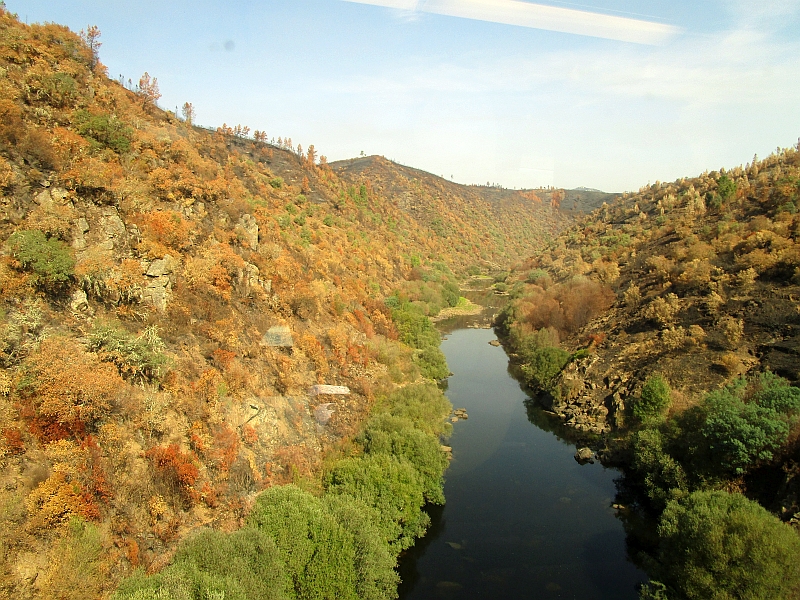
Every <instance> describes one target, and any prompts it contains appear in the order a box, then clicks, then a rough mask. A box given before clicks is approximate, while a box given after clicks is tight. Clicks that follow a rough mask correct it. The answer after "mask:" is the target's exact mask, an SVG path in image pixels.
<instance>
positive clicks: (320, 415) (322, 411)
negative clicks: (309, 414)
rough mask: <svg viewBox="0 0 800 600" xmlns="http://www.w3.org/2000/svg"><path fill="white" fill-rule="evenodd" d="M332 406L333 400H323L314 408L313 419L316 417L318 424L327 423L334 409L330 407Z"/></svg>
mask: <svg viewBox="0 0 800 600" xmlns="http://www.w3.org/2000/svg"><path fill="white" fill-rule="evenodd" d="M332 406H335V404H334V403H333V402H325V403H324V404H320V405H319V406H318V407H317V408H315V409H314V419H316V421H317V423H319V424H320V425H327V424H328V421H330V420H331V416H333V411H334V409H333V408H331V407H332Z"/></svg>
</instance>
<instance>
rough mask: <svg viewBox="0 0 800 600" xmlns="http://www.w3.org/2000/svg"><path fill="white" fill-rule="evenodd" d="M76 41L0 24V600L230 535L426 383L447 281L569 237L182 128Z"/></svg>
mask: <svg viewBox="0 0 800 600" xmlns="http://www.w3.org/2000/svg"><path fill="white" fill-rule="evenodd" d="M91 42H92V38H91V34H90V35H85V36H84V38H83V39H81V38H80V37H79V36H77V35H75V34H74V33H72V32H70V31H69V30H67V29H66V28H64V27H61V26H59V25H55V24H46V25H30V26H28V25H24V24H22V23H20V22H19V20H18V19H17V18H16V17H15V16H13V15H11V14H9V13H8V12H7V11H5V10H4V9H3V8H1V7H0V190H1V191H2V195H0V249H1V251H0V432H2V436H1V437H0V460H1V461H2V463H0V464H2V471H1V475H0V483H1V485H0V505H2V507H3V510H2V513H0V546H1V547H2V549H3V562H2V567H1V570H0V590H2V591H0V595H2V596H3V597H15V598H29V597H34V596H42V595H44V596H48V595H50V596H54V597H55V596H59V597H61V595H62V594H63V593H64V589H65V585H67V584H64V583H63V581H65V580H64V579H62V578H64V577H66V576H67V575H70V576H72V577H73V579H72V580H70V581H73V582H74V576H75V570H76V567H75V565H80V564H82V563H81V561H89V562H91V564H90V565H88V563H87V565H88V566H86V565H84V566H85V569H90V570H91V573H93V575H88V574H87V573H88V571H82V572H81V574H82V576H83V577H84V579H83V582H82V586H78V587H74V586H73V588H72V591H73V592H76V591H81V592H82V593H84V596H81V597H96V596H98V595H100V594H102V593H104V592H108V591H109V590H111V589H113V587H114V586H115V584H116V582H118V581H119V580H120V578H121V577H122V576H123V575H125V574H126V573H128V572H130V571H131V570H132V569H133V568H134V567H137V566H142V567H144V568H146V569H148V570H151V571H152V570H157V569H159V568H160V567H161V566H163V565H164V564H165V562H166V561H167V560H168V558H169V555H170V552H171V551H172V550H173V549H174V548H175V546H176V544H177V542H178V540H180V539H182V538H184V537H185V536H186V535H187V534H188V533H189V532H191V531H192V530H194V529H196V528H197V527H199V526H201V525H209V526H213V527H215V528H221V529H228V530H230V529H235V528H237V527H238V526H239V525H241V523H242V519H243V518H244V515H245V514H247V512H248V510H249V508H250V506H251V504H252V501H253V498H254V497H255V494H256V493H257V492H259V491H260V490H262V489H264V488H266V487H268V486H270V485H272V484H274V483H285V482H289V481H293V480H301V479H302V477H303V476H304V475H307V474H309V473H312V472H316V471H318V470H319V467H320V465H321V464H322V462H323V460H325V457H326V456H327V455H328V454H326V453H330V452H332V451H338V450H336V449H337V448H342V447H343V448H345V451H343V452H345V453H346V449H347V448H349V446H348V440H349V439H350V438H351V437H352V436H353V434H354V433H355V432H356V431H357V430H358V429H359V427H360V426H361V424H362V422H363V420H364V418H365V417H366V415H367V414H368V413H369V412H370V410H371V408H372V406H373V404H374V403H375V402H376V401H377V400H380V399H381V398H384V397H385V396H386V395H387V394H388V393H389V392H390V391H391V390H393V389H395V388H396V387H398V386H404V385H407V384H409V383H412V382H420V381H423V379H424V378H425V376H426V375H427V376H428V377H432V376H435V377H441V376H442V375H441V371H442V370H443V369H445V368H446V367H445V365H444V364H443V362H442V360H441V358H440V356H441V355H440V354H438V350H437V349H436V348H435V344H436V343H437V340H438V336H436V335H435V332H432V329H431V328H430V326H429V324H428V321H427V319H426V318H424V314H423V313H426V312H435V311H436V310H438V308H440V307H441V306H442V305H450V306H453V305H455V304H457V303H458V301H459V297H458V293H457V291H458V290H457V286H455V283H454V276H453V273H452V271H451V267H452V268H454V269H456V268H460V267H465V266H470V265H474V264H475V263H480V262H481V261H496V262H500V263H502V262H505V261H507V260H508V259H509V258H511V257H515V256H520V255H522V253H523V252H530V251H531V250H532V249H533V248H535V247H536V244H537V243H538V242H539V236H540V235H543V234H544V233H545V232H551V231H554V230H555V229H557V227H558V226H560V224H561V223H563V222H564V219H563V218H562V217H560V216H559V215H558V214H556V213H552V212H551V211H550V209H549V208H547V209H544V208H541V207H535V206H534V207H531V206H526V205H525V204H524V203H522V202H519V201H518V200H512V201H507V200H505V199H504V200H503V201H502V202H500V203H499V208H497V209H496V210H494V209H493V210H489V209H488V208H487V207H486V206H484V205H481V206H480V207H477V208H475V207H471V206H470V202H469V201H468V199H463V198H462V197H461V196H459V195H458V194H457V193H456V192H455V191H451V192H448V196H447V202H444V201H442V202H440V200H439V199H437V196H436V194H434V193H432V192H431V193H428V192H426V193H422V194H421V195H420V196H418V197H417V200H415V204H414V207H416V208H412V206H410V205H405V204H401V203H398V202H396V201H395V199H394V196H393V195H391V194H390V193H389V192H388V191H384V188H383V183H382V182H381V181H378V179H379V178H378V177H377V174H376V175H372V174H370V173H353V172H347V173H344V172H342V169H339V168H337V169H333V168H331V167H330V166H329V165H326V163H325V161H324V159H321V158H320V159H319V160H318V159H317V156H316V153H315V152H314V149H313V147H311V148H309V149H308V151H307V152H305V153H301V152H300V151H299V149H298V150H297V151H295V150H294V149H289V148H286V147H283V146H277V145H271V144H267V143H266V142H265V137H264V136H263V134H261V133H260V132H255V134H256V135H255V136H254V137H255V138H256V139H249V137H248V131H247V129H246V128H242V127H238V126H237V127H236V128H230V127H227V126H223V127H221V128H219V129H217V130H216V131H214V132H209V131H205V130H202V129H199V128H197V127H193V126H192V124H191V122H186V121H182V120H179V119H177V118H176V117H175V115H173V114H171V113H168V112H164V111H162V110H160V109H159V108H158V107H157V105H156V101H157V99H158V87H157V82H156V81H155V80H154V79H152V78H150V77H149V76H148V75H147V74H145V76H144V77H143V78H142V80H141V81H140V82H139V85H138V86H137V87H136V88H135V89H133V90H131V89H126V88H125V87H124V86H122V85H121V84H120V83H118V82H116V81H112V80H109V79H108V78H107V77H106V74H105V69H104V67H103V65H102V64H101V63H99V62H98V57H97V55H96V52H94V50H93V48H92V43H91ZM94 48H95V49H96V46H95V47H94ZM189 114H191V113H189ZM375 162H376V164H383V167H384V168H385V169H386V170H387V172H392V169H393V167H391V166H388V165H386V164H385V163H380V162H378V161H375ZM397 172H399V171H397ZM392 177H395V176H394V175H393V176H392ZM394 193H395V192H392V194H394ZM415 193H417V192H416V191H415V192H413V193H412V195H413V194H415ZM459 193H461V192H459ZM415 211H422V212H423V213H424V214H425V215H428V216H429V217H430V219H428V218H425V219H421V218H419V217H418V214H417V212H415ZM437 219H438V220H437ZM512 221H513V226H514V227H515V231H518V232H520V236H521V235H522V232H523V230H524V231H526V232H527V234H526V237H525V239H522V237H520V236H518V238H519V239H516V240H515V241H514V242H513V243H506V241H505V238H504V236H503V235H502V232H503V230H504V228H506V227H511V226H512ZM409 278H410V279H411V280H413V281H411V282H410V283H408V279H409ZM454 286H455V289H454ZM397 290H400V291H398V292H397V293H396V294H395V295H392V294H393V293H394V292H395V291H397ZM387 297H390V298H389V299H388V300H387ZM420 315H422V316H420ZM420 319H422V320H420ZM426 325H427V328H426ZM398 338H399V339H398ZM401 342H406V343H408V344H411V345H412V346H414V348H412V347H409V346H408V345H406V344H403V343H401ZM445 374H446V371H445ZM320 384H326V385H336V386H343V387H346V388H347V389H348V390H349V392H350V393H349V394H343V395H339V394H331V392H338V391H342V390H341V389H332V388H318V387H316V386H318V385H320ZM440 408H441V407H440ZM431 414H433V413H431ZM432 431H436V430H435V428H434V429H432ZM415 435H416V434H415ZM431 435H432V434H431ZM426 443H427V442H426ZM434 450H435V451H436V452H438V450H436V448H434ZM439 458H441V457H439ZM376 460H378V459H376ZM437 460H438V459H437ZM422 498H423V496H422V495H420V496H419V501H420V502H422ZM418 508H419V507H417V510H418ZM76 519H77V521H76ZM81 520H83V521H89V522H94V523H96V524H97V527H96V528H94V529H91V536H95V537H93V538H92V539H91V540H89V539H87V538H85V536H86V535H89V534H88V533H86V531H89V530H84V529H81V527H80V525H79V524H78V525H75V523H80V522H81ZM418 525H419V527H421V529H420V528H419V527H418V528H417V530H415V532H416V533H415V535H417V534H418V533H419V531H422V530H424V526H423V525H421V524H420V523H418ZM71 528H72V529H71ZM70 532H71V533H70ZM82 536H83V537H82ZM84 543H85V544H84ZM86 544H89V545H91V547H93V548H94V547H102V548H103V552H102V555H101V557H100V558H98V555H97V554H96V553H95V554H92V555H91V557H90V558H87V557H89V555H88V554H81V552H88V550H86V548H88V547H89V546H86ZM92 561H94V562H92ZM389 567H390V568H389V570H390V571H391V564H390V565H389ZM82 568H83V567H82ZM70 593H72V592H70ZM74 597H77V596H74Z"/></svg>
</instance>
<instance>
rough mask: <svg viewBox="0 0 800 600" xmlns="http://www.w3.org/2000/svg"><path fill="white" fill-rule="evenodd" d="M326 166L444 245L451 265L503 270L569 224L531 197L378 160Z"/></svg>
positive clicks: (562, 217) (558, 213) (554, 210)
mask: <svg viewBox="0 0 800 600" xmlns="http://www.w3.org/2000/svg"><path fill="white" fill-rule="evenodd" d="M331 167H332V169H333V170H334V172H335V173H336V174H337V175H339V177H341V178H342V179H345V180H347V181H355V182H358V181H369V182H370V184H371V187H372V189H373V190H375V192H376V193H377V194H378V195H379V196H380V197H382V198H385V199H386V200H387V201H388V202H389V203H391V204H392V205H393V206H396V207H397V208H399V209H400V210H402V211H403V212H404V213H405V214H407V215H408V217H409V219H411V220H412V221H413V222H414V223H415V224H416V225H417V226H418V227H422V228H424V229H427V230H431V231H432V232H433V233H434V235H435V236H436V237H437V238H438V239H440V240H443V241H445V242H446V244H447V246H448V247H449V248H451V249H452V251H453V260H454V261H455V262H456V264H461V265H465V266H471V265H473V264H481V263H486V262H489V263H492V264H494V265H502V266H505V265H507V264H508V263H509V261H515V260H520V259H522V258H524V257H526V256H529V255H530V254H532V253H533V252H535V251H537V250H539V249H540V248H542V247H543V246H542V241H543V240H546V239H550V238H551V237H552V236H553V235H554V234H556V233H557V232H558V231H559V230H560V229H562V228H563V227H564V226H565V225H566V224H567V223H568V222H569V218H568V217H566V216H565V215H564V214H563V213H562V212H561V211H559V210H557V208H556V207H553V206H551V204H550V203H549V202H547V203H542V201H541V199H540V198H539V197H538V196H537V195H535V194H531V193H524V192H518V191H514V190H507V189H502V188H494V187H484V186H466V185H460V184H457V183H453V182H451V181H447V180H446V179H443V178H441V177H438V176H436V175H431V174H430V173H426V172H425V171H420V170H419V169H413V168H411V167H406V166H403V165H399V164H397V163H394V162H391V161H389V160H386V159H385V158H383V157H379V156H368V157H365V158H354V159H350V160H343V161H337V162H334V163H331Z"/></svg>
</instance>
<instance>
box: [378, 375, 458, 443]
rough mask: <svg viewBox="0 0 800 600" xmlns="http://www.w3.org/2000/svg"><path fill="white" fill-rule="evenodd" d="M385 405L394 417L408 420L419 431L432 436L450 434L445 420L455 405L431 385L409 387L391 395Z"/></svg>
mask: <svg viewBox="0 0 800 600" xmlns="http://www.w3.org/2000/svg"><path fill="white" fill-rule="evenodd" d="M385 403H386V404H387V405H388V412H389V414H391V415H392V416H395V417H401V418H404V419H408V420H409V421H411V423H412V424H413V425H414V427H416V428H417V429H419V430H421V431H424V432H425V433H429V434H432V435H441V434H448V433H449V432H450V426H449V424H447V423H445V422H444V418H445V417H446V416H447V415H448V414H450V411H451V410H452V409H453V405H452V404H450V401H449V400H448V399H447V397H446V396H445V395H444V394H442V392H441V391H440V390H439V388H438V387H436V386H435V385H433V384H431V383H423V384H417V385H408V386H405V387H403V388H400V389H399V390H397V391H396V392H393V393H392V394H390V395H389V396H388V397H387V398H386V400H385Z"/></svg>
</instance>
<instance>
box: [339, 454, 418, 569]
mask: <svg viewBox="0 0 800 600" xmlns="http://www.w3.org/2000/svg"><path fill="white" fill-rule="evenodd" d="M326 488H327V490H328V492H329V493H334V494H347V495H350V496H353V497H354V498H357V499H358V500H361V501H362V502H364V503H365V504H366V505H367V506H371V507H372V508H375V509H376V510H377V511H378V513H379V514H380V523H379V528H380V530H381V534H382V536H383V539H384V540H385V541H386V542H387V543H389V545H390V546H391V547H392V548H393V549H394V551H395V552H397V553H399V552H400V551H402V550H405V549H406V548H410V547H411V546H412V545H413V544H414V540H415V539H416V538H417V537H420V536H422V535H423V534H424V533H425V530H426V529H427V527H428V524H429V523H430V517H428V515H427V513H425V512H423V510H422V506H423V505H424V504H425V494H424V484H423V481H422V478H421V477H420V475H419V474H418V473H417V471H416V469H414V466H413V465H412V464H411V463H410V462H409V461H408V460H407V459H405V458H398V457H394V456H388V455H386V454H376V455H367V456H365V457H363V458H349V459H345V460H343V461H341V462H339V463H338V464H337V465H336V466H335V467H334V468H333V469H332V470H331V471H330V472H329V473H328V474H327V476H326Z"/></svg>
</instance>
